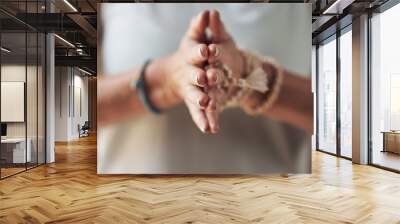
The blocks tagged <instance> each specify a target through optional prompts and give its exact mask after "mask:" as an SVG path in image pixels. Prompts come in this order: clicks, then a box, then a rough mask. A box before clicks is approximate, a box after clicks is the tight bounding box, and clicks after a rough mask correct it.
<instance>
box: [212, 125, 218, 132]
mask: <svg viewBox="0 0 400 224" xmlns="http://www.w3.org/2000/svg"><path fill="white" fill-rule="evenodd" d="M212 131H213V133H214V134H216V133H218V132H219V126H218V125H216V126H214V127H213V130H212Z"/></svg>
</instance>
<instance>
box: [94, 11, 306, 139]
mask: <svg viewBox="0 0 400 224" xmlns="http://www.w3.org/2000/svg"><path fill="white" fill-rule="evenodd" d="M206 29H208V30H209V32H210V33H211V38H210V39H207V35H206ZM217 62H220V63H223V64H225V65H227V66H228V67H229V68H230V69H231V70H232V74H233V76H234V77H243V75H244V74H243V69H244V59H243V56H242V54H241V53H240V50H239V49H238V47H237V45H236V43H235V42H234V40H233V38H232V37H231V35H229V33H228V31H227V30H226V29H225V27H224V24H223V22H222V20H221V18H220V15H219V13H218V12H217V11H215V10H214V11H211V12H209V11H204V12H202V13H200V14H199V15H197V16H195V17H194V18H193V19H192V21H191V23H190V26H189V28H188V30H187V32H186V34H185V36H184V37H183V38H182V40H181V43H180V46H179V48H178V49H177V51H176V52H174V53H173V54H171V55H169V56H166V57H164V58H159V59H156V60H153V61H152V63H150V65H149V66H148V67H147V69H146V76H145V81H146V85H147V88H148V89H149V91H148V93H147V94H148V96H149V98H150V100H151V102H152V103H153V104H154V105H155V106H156V107H157V108H159V109H161V110H167V109H168V108H171V107H174V106H176V105H177V104H180V103H184V104H185V105H186V107H187V108H188V111H189V113H190V116H191V117H192V119H193V121H194V123H195V125H196V126H197V127H198V128H199V129H200V130H201V131H202V132H204V133H209V132H211V133H217V132H218V131H219V129H220V127H219V113H220V112H219V110H218V109H219V106H220V103H221V102H223V101H224V100H225V99H224V96H223V94H221V92H220V91H218V89H216V88H215V85H216V84H217V83H219V82H221V81H222V80H223V78H224V77H223V72H222V71H221V70H220V69H218V68H215V67H213V66H212V65H213V64H215V63H217ZM207 65H209V66H208V67H206V66H207ZM206 68H207V69H206ZM263 69H264V70H265V71H266V73H267V74H268V76H269V77H268V79H269V80H274V75H276V74H275V73H276V69H275V68H274V67H273V66H272V65H271V64H268V63H265V64H264V65H263ZM139 72H140V68H136V69H133V70H132V71H130V72H127V73H125V74H120V75H116V76H102V77H101V78H99V80H98V88H99V90H100V91H99V93H98V105H99V108H100V109H99V114H98V116H99V117H98V119H99V124H100V125H107V124H110V123H116V122H122V121H124V120H126V119H129V118H134V117H136V116H140V115H143V114H144V113H148V112H147V110H146V109H145V108H144V107H143V105H142V103H141V101H140V99H139V98H138V94H137V92H136V90H135V89H134V88H132V87H131V83H132V82H133V81H134V80H137V78H138V76H139ZM283 76H284V79H283V83H282V87H281V91H280V95H279V97H278V98H277V100H276V102H275V104H274V105H273V107H272V108H270V109H269V110H267V111H263V112H262V115H264V116H266V117H269V118H273V119H277V120H281V121H283V122H286V123H289V124H292V125H294V126H296V127H298V128H301V129H304V130H306V131H308V132H309V133H312V131H313V96H312V93H311V80H310V79H309V78H303V77H301V76H298V75H296V74H294V73H292V72H290V71H287V70H285V69H284V70H283ZM271 83H273V82H271ZM264 97H265V95H262V94H254V96H253V95H252V97H251V98H249V99H247V101H248V102H247V103H248V104H250V105H251V104H253V105H257V104H259V103H260V102H261V101H262V100H263V98H264ZM294 99H295V100H294Z"/></svg>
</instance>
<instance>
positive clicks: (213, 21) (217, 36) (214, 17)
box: [209, 10, 231, 43]
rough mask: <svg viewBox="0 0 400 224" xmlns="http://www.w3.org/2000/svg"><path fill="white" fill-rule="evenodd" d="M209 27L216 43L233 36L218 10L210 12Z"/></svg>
mask: <svg viewBox="0 0 400 224" xmlns="http://www.w3.org/2000/svg"><path fill="white" fill-rule="evenodd" d="M209 28H210V31H211V34H212V42H214V43H218V42H223V41H226V40H229V39H230V38H231V37H230V36H229V34H228V32H227V31H226V29H225V26H224V23H223V22H222V21H221V18H220V15H219V12H218V11H217V10H213V11H211V12H210V21H209Z"/></svg>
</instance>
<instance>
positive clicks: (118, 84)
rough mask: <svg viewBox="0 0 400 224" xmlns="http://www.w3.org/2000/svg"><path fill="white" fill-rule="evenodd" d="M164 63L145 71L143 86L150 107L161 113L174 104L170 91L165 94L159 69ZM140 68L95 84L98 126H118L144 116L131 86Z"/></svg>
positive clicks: (150, 66)
mask: <svg viewBox="0 0 400 224" xmlns="http://www.w3.org/2000/svg"><path fill="white" fill-rule="evenodd" d="M165 63H166V62H165V61H164V59H159V60H155V61H153V62H152V63H151V64H149V66H148V67H147V69H146V75H145V83H146V87H147V94H148V97H149V99H150V101H151V103H152V104H153V105H154V106H155V107H157V108H159V109H161V110H163V109H166V108H168V107H171V106H173V105H175V104H177V103H178V100H177V99H175V98H174V97H175V96H173V95H172V94H169V92H170V91H166V90H165V88H166V85H165V82H164V72H163V67H164V64H165ZM139 73H140V68H136V69H133V70H131V71H129V72H127V73H123V74H120V75H114V76H105V77H101V78H100V79H99V80H98V97H97V99H98V107H99V110H98V111H99V117H98V119H99V123H100V124H101V125H107V124H109V123H115V122H120V121H123V120H126V119H128V118H134V117H137V116H140V115H143V114H146V113H148V112H147V109H146V108H145V107H144V105H143V103H142V101H141V99H140V98H139V95H138V92H137V91H136V89H135V88H134V86H133V83H134V82H135V81H136V80H137V79H138V78H139Z"/></svg>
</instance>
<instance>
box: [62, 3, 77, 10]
mask: <svg viewBox="0 0 400 224" xmlns="http://www.w3.org/2000/svg"><path fill="white" fill-rule="evenodd" d="M64 2H65V4H67V5H68V6H69V7H70V8H71V9H72V10H73V11H74V12H78V10H77V9H76V8H75V7H74V6H73V5H72V4H71V3H70V2H69V1H68V0H64Z"/></svg>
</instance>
